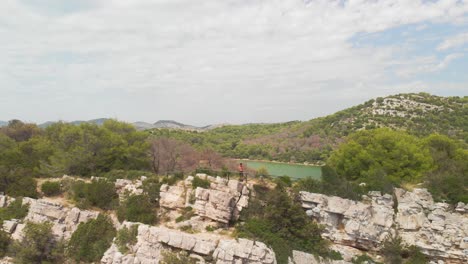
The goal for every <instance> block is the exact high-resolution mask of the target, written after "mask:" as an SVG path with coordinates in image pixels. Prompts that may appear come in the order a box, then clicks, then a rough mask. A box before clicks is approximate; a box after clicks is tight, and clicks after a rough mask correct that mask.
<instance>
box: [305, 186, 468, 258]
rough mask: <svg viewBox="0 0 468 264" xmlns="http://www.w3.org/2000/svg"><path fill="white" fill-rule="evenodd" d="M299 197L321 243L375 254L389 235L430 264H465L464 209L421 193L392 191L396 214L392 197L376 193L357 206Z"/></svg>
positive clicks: (467, 231)
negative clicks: (433, 263)
mask: <svg viewBox="0 0 468 264" xmlns="http://www.w3.org/2000/svg"><path fill="white" fill-rule="evenodd" d="M300 195H301V201H302V207H303V208H304V209H305V210H306V213H307V214H308V215H309V216H311V217H312V218H314V219H315V220H317V221H318V222H319V223H321V224H323V225H324V226H325V229H326V231H325V233H324V237H326V238H328V239H330V240H331V241H333V242H334V243H337V244H340V245H347V246H352V247H355V248H358V249H364V250H370V251H378V250H379V249H380V247H381V246H382V242H383V241H384V239H385V238H386V236H387V235H388V234H399V235H400V236H401V237H402V239H403V242H404V243H405V244H407V245H415V246H417V247H419V248H420V249H421V251H422V252H423V253H424V254H426V255H427V256H429V257H431V259H432V260H444V261H446V263H466V262H467V261H468V215H467V214H466V213H467V210H466V205H465V204H463V203H459V204H457V205H456V207H455V209H453V208H452V207H451V206H450V205H449V204H446V203H435V202H434V201H433V199H432V196H431V195H430V193H429V192H428V191H427V190H426V189H414V190H413V191H412V192H408V191H405V190H403V189H398V188H396V189H395V190H394V196H395V199H396V204H397V206H396V213H395V211H394V210H395V209H394V208H393V207H394V201H393V197H392V196H391V195H388V194H386V195H381V194H380V193H379V192H369V194H368V195H367V196H364V197H363V201H362V202H356V201H352V200H348V199H343V198H339V197H334V196H326V195H323V194H316V193H308V192H301V193H300ZM298 254H299V253H298ZM298 256H302V255H301V254H299V255H298Z"/></svg>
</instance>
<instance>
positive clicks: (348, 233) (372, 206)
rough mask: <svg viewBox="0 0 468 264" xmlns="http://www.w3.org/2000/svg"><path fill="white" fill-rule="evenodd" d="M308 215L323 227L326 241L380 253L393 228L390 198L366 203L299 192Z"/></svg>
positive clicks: (379, 197)
mask: <svg viewBox="0 0 468 264" xmlns="http://www.w3.org/2000/svg"><path fill="white" fill-rule="evenodd" d="M300 195H301V201H302V207H303V208H304V209H306V210H307V211H306V213H307V214H308V215H309V216H311V217H313V218H314V219H315V220H317V221H318V222H319V223H321V224H324V226H325V233H324V234H323V236H324V237H326V238H328V239H330V240H332V241H333V242H335V243H339V244H342V245H348V246H352V247H357V248H362V249H366V250H377V249H378V248H379V247H380V245H381V243H382V241H383V240H384V239H385V238H386V237H387V235H388V234H389V233H390V231H391V229H392V225H393V217H394V211H393V199H392V196H391V195H388V194H387V195H380V193H372V195H371V197H370V198H368V199H367V200H368V201H367V202H356V201H352V200H348V199H343V198H340V197H336V196H326V195H323V194H316V193H308V192H300Z"/></svg>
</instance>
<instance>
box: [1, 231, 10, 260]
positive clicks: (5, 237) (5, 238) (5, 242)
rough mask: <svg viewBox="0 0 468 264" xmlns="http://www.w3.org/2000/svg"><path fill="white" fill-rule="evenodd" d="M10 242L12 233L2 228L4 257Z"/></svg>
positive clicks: (2, 253)
mask: <svg viewBox="0 0 468 264" xmlns="http://www.w3.org/2000/svg"><path fill="white" fill-rule="evenodd" d="M10 243H11V238H10V234H8V233H7V232H5V231H3V230H0V258H3V257H4V256H5V255H6V254H7V252H8V247H9V246H10Z"/></svg>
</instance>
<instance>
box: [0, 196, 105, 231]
mask: <svg viewBox="0 0 468 264" xmlns="http://www.w3.org/2000/svg"><path fill="white" fill-rule="evenodd" d="M13 200H14V198H11V197H8V196H3V195H0V207H5V206H7V205H8V204H9V203H11V202H12V201H13ZM23 204H29V211H28V214H27V215H26V217H25V218H24V220H23V221H20V220H17V219H12V220H8V221H4V223H3V230H4V231H6V232H8V233H10V234H11V235H12V238H13V239H21V238H22V235H23V234H22V231H23V228H24V226H25V222H27V221H31V222H34V223H44V222H50V223H52V232H53V234H54V235H55V236H56V237H57V238H58V239H62V238H63V239H69V238H70V237H71V235H72V234H73V232H74V231H75V230H76V229H77V228H78V225H79V224H80V223H83V222H87V221H88V220H90V219H94V218H96V217H97V216H98V214H99V213H98V212H95V211H88V210H80V209H78V208H76V207H73V208H69V207H64V206H63V205H61V204H58V203H53V202H49V201H47V200H44V199H32V198H28V197H25V198H23Z"/></svg>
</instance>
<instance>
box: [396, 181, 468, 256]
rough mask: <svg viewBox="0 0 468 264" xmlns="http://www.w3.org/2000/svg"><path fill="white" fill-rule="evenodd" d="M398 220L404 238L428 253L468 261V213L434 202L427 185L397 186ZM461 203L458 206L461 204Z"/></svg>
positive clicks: (399, 229)
mask: <svg viewBox="0 0 468 264" xmlns="http://www.w3.org/2000/svg"><path fill="white" fill-rule="evenodd" d="M395 196H396V199H397V201H398V213H397V217H396V224H397V228H398V233H399V234H400V236H401V237H402V238H403V241H404V242H405V243H407V244H410V245H416V246H418V247H419V248H420V249H421V251H422V252H423V253H425V254H426V255H429V256H432V257H437V258H442V259H445V260H453V261H462V260H464V261H468V245H467V243H466V242H465V241H468V216H467V215H466V214H465V212H464V211H463V213H461V212H460V211H461V210H460V209H458V210H457V209H455V211H454V210H453V209H451V206H450V205H449V204H446V203H434V201H433V200H432V196H431V195H430V193H429V192H428V191H427V190H426V189H414V191H413V192H407V191H405V190H403V189H395ZM460 207H462V206H460V204H459V205H458V206H457V208H460Z"/></svg>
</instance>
